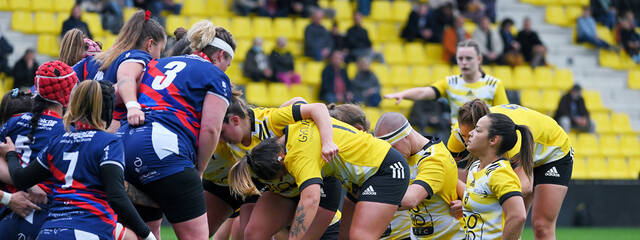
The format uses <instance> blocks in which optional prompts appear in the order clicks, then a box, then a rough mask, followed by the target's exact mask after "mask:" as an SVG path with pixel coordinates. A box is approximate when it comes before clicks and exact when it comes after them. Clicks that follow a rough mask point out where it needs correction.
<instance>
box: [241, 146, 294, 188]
mask: <svg viewBox="0 0 640 240" xmlns="http://www.w3.org/2000/svg"><path fill="white" fill-rule="evenodd" d="M282 151H283V149H282V146H281V145H280V144H279V143H278V138H269V139H266V140H264V141H262V142H261V143H260V144H258V145H257V146H255V147H254V148H253V149H252V150H251V152H250V153H249V154H247V155H246V159H247V163H248V165H249V167H250V168H251V170H253V173H254V174H255V175H256V176H257V177H258V178H260V179H263V180H272V179H274V178H275V177H276V176H278V173H280V172H282V171H283V170H285V167H284V164H282V162H281V161H279V160H278V157H279V156H280V153H281V152H282Z"/></svg>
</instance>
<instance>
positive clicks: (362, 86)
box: [352, 57, 382, 107]
mask: <svg viewBox="0 0 640 240" xmlns="http://www.w3.org/2000/svg"><path fill="white" fill-rule="evenodd" d="M370 63H371V62H370V61H369V59H367V58H365V57H362V58H359V59H358V73H356V78H354V79H353V82H352V84H353V93H354V95H355V99H356V101H361V102H363V103H364V104H365V105H367V106H371V107H377V106H378V105H380V101H381V100H382V97H381V96H380V82H379V81H378V77H376V74H375V73H373V71H371V69H369V64H370Z"/></svg>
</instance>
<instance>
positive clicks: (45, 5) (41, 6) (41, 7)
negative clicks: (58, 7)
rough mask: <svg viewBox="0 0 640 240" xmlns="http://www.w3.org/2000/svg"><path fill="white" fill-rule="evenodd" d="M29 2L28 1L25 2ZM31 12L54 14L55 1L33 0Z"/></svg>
mask: <svg viewBox="0 0 640 240" xmlns="http://www.w3.org/2000/svg"><path fill="white" fill-rule="evenodd" d="M25 2H28V1H25ZM31 10H33V11H35V12H36V13H37V12H54V10H55V8H54V7H53V0H31Z"/></svg>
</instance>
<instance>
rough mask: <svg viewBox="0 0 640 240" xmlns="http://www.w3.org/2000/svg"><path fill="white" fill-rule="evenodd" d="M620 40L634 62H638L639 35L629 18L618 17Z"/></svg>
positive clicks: (639, 52)
mask: <svg viewBox="0 0 640 240" xmlns="http://www.w3.org/2000/svg"><path fill="white" fill-rule="evenodd" d="M620 42H621V44H622V47H623V48H624V51H625V52H626V53H627V55H629V56H630V57H631V58H632V59H633V61H634V62H635V63H640V36H638V33H637V32H636V30H635V29H634V28H633V23H632V22H631V20H629V19H620Z"/></svg>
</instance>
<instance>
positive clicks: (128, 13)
mask: <svg viewBox="0 0 640 240" xmlns="http://www.w3.org/2000/svg"><path fill="white" fill-rule="evenodd" d="M138 10H140V9H138V8H124V9H122V18H123V19H122V20H124V22H127V20H129V18H131V17H132V16H133V14H135V13H136V12H137V11H138ZM214 23H215V22H214Z"/></svg>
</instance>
